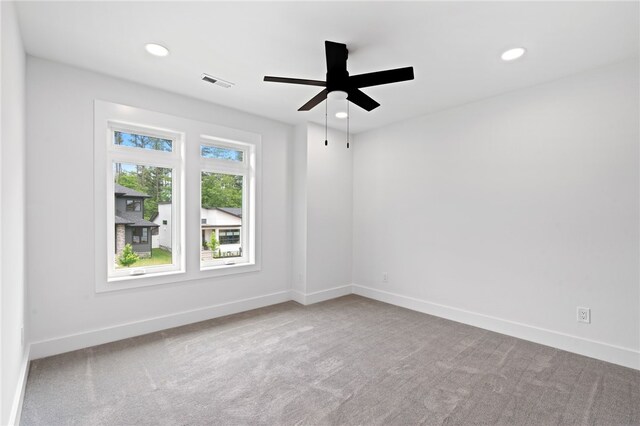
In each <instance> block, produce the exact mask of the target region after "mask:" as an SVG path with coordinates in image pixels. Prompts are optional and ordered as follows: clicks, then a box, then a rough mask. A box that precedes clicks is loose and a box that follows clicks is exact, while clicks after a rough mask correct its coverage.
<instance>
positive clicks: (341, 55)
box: [264, 40, 413, 147]
mask: <svg viewBox="0 0 640 426" xmlns="http://www.w3.org/2000/svg"><path fill="white" fill-rule="evenodd" d="M324 47H325V54H326V60H327V74H326V79H325V81H321V80H307V79H300V78H289V77H273V76H265V77H264V81H269V82H273V83H289V84H302V85H306V86H319V87H324V89H323V90H321V91H320V93H318V94H317V95H316V96H314V97H313V98H311V99H310V100H309V101H308V102H307V103H306V104H304V105H302V106H301V107H300V108H299V109H298V111H309V110H311V109H313V108H314V107H315V106H316V105H318V104H319V103H321V102H322V101H325V100H326V99H327V98H329V99H331V100H345V99H346V100H347V101H348V102H347V109H348V108H349V103H354V104H356V105H358V106H359V107H360V108H362V109H364V110H365V111H367V112H370V111H372V110H374V109H376V108H377V107H379V106H380V104H379V103H378V102H376V101H375V100H373V99H372V98H370V97H369V96H368V95H367V94H365V93H364V92H363V91H362V90H360V89H361V88H363V87H371V86H380V85H383V84H390V83H397V82H400V81H407V80H413V67H405V68H396V69H391V70H385V71H376V72H370V73H366V74H357V75H351V76H350V75H349V71H347V58H348V56H349V52H348V50H347V45H346V44H343V43H336V42H333V41H328V40H327V41H325V42H324ZM349 115H350V114H349V113H348V112H347V117H346V118H347V147H349V139H348V138H349V136H348V127H349ZM326 126H327V113H326V103H325V145H327V140H326Z"/></svg>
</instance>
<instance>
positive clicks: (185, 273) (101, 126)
mask: <svg viewBox="0 0 640 426" xmlns="http://www.w3.org/2000/svg"><path fill="white" fill-rule="evenodd" d="M109 122H111V123H112V124H113V123H123V124H125V125H126V126H127V127H126V128H127V129H135V128H136V127H135V126H139V127H140V130H141V131H142V132H143V133H145V134H149V132H150V131H152V130H151V129H157V130H159V131H161V132H162V133H163V134H165V133H170V134H171V133H173V134H178V135H182V137H183V143H182V146H181V150H182V152H183V158H184V163H183V168H182V176H181V177H180V178H179V180H180V183H179V185H180V186H179V187H178V186H177V184H176V183H175V182H173V185H174V186H173V190H174V191H178V188H179V191H178V192H179V193H180V194H181V197H182V198H181V199H182V201H183V202H182V203H181V207H180V209H179V215H180V217H181V218H182V220H181V222H176V221H175V220H174V219H173V218H172V222H173V223H172V226H176V227H177V226H180V227H181V232H180V235H181V241H180V242H179V244H180V247H181V248H182V249H181V250H180V256H181V263H180V264H181V268H180V270H176V271H171V272H165V273H163V274H154V275H139V276H132V277H129V278H128V279H126V280H122V281H113V280H112V281H108V280H107V266H108V265H107V262H106V261H105V259H106V258H107V247H108V241H107V240H108V239H107V232H105V223H107V212H108V211H109V210H107V208H108V207H107V202H108V200H109V197H107V173H106V170H105V167H106V166H110V167H112V166H111V165H110V164H109V162H108V161H107V145H106V144H105V143H104V141H105V139H106V138H107V137H108V132H109V129H108V126H107V124H108V123H109ZM132 126H133V127H132ZM202 135H215V136H214V139H215V140H216V142H215V144H216V145H219V143H218V142H224V141H225V140H226V141H233V142H241V143H245V144H248V145H251V146H253V150H254V151H253V152H254V156H253V158H252V161H254V170H253V182H252V184H253V185H254V191H253V192H252V197H251V198H252V199H250V200H249V203H250V204H251V205H252V206H253V207H252V208H253V211H252V213H253V214H252V215H251V217H252V226H253V232H254V236H255V237H254V241H255V243H254V245H253V248H252V250H253V254H252V261H251V262H250V263H242V264H235V265H223V266H218V267H216V268H208V269H204V270H201V265H200V247H201V234H200V225H201V223H200V222H201V221H200V219H201V218H200V200H201V199H200V170H201V167H200V166H201V156H200V143H201V142H202V139H203V138H202ZM159 136H162V135H159ZM261 139H262V138H261V136H260V135H259V134H256V133H252V132H247V131H243V130H238V129H232V128H229V127H225V126H220V125H216V124H213V123H205V122H201V121H196V120H190V119H186V118H182V117H177V116H173V115H169V114H163V113H158V112H153V111H149V110H145V109H140V108H135V107H131V106H127V105H121V104H116V103H112V102H106V101H101V100H96V101H95V103H94V141H95V143H94V168H95V170H94V206H95V212H94V219H95V224H94V229H95V290H96V292H98V293H101V292H109V291H117V290H130V289H135V288H139V287H147V286H156V285H180V284H181V283H184V282H190V281H194V280H203V279H207V278H214V277H218V276H226V275H232V274H239V273H248V272H256V271H260V270H261V259H262V251H261V249H262V247H261V241H262V238H261V230H262V229H261V228H262V227H261V218H262V175H261V173H262V168H261V161H262V152H261V150H262V142H261ZM120 148H122V149H123V150H125V151H126V150H130V149H135V148H130V147H124V146H120ZM147 151H148V152H149V153H150V154H151V155H150V156H149V158H150V159H151V158H152V157H156V155H154V154H157V152H156V153H154V152H153V151H152V150H145V153H147ZM174 152H175V148H174ZM246 158H247V157H246V156H245V155H243V161H244V159H246ZM155 160H156V158H154V159H153V160H150V161H149V162H150V163H152V164H151V165H156V161H155ZM135 161H139V160H135ZM222 161H224V163H226V164H228V163H230V162H229V161H225V160H222ZM159 165H162V163H161V162H160V163H159ZM174 179H175V177H174ZM111 191H113V188H111ZM112 193H113V192H111V194H112ZM111 198H113V197H111ZM112 202H113V201H112ZM187 206H188V207H189V208H188V209H187ZM111 207H112V210H113V205H112V206H111ZM208 282H210V283H211V284H212V285H215V284H216V281H215V280H214V281H208Z"/></svg>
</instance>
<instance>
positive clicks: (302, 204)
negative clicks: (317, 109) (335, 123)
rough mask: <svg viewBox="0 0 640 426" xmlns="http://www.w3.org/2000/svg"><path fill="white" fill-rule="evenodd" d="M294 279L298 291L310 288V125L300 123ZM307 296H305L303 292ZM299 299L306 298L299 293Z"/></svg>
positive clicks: (294, 165) (295, 152) (294, 162)
mask: <svg viewBox="0 0 640 426" xmlns="http://www.w3.org/2000/svg"><path fill="white" fill-rule="evenodd" d="M290 168H291V171H292V174H291V176H292V179H291V183H290V185H291V196H292V200H293V202H292V213H291V215H292V221H291V227H292V233H291V249H292V252H291V283H292V289H293V292H294V295H296V294H298V295H304V294H305V293H306V289H307V125H306V124H304V125H299V126H296V127H295V129H294V131H293V144H292V147H291V165H290ZM302 297H304V296H302ZM297 300H298V301H299V302H302V301H303V300H301V299H300V298H299V297H298V298H297Z"/></svg>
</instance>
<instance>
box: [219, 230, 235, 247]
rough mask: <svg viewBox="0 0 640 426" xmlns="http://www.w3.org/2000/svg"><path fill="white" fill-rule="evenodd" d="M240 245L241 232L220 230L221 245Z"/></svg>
mask: <svg viewBox="0 0 640 426" xmlns="http://www.w3.org/2000/svg"><path fill="white" fill-rule="evenodd" d="M238 243H240V230H239V229H229V230H220V245H221V246H223V245H227V244H238Z"/></svg>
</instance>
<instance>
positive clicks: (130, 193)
mask: <svg viewBox="0 0 640 426" xmlns="http://www.w3.org/2000/svg"><path fill="white" fill-rule="evenodd" d="M113 192H114V193H115V195H116V197H140V198H150V196H149V195H147V194H144V193H142V192H139V191H136V190H135V189H131V188H127V187H126V186H122V185H120V184H119V183H114V184H113Z"/></svg>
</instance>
